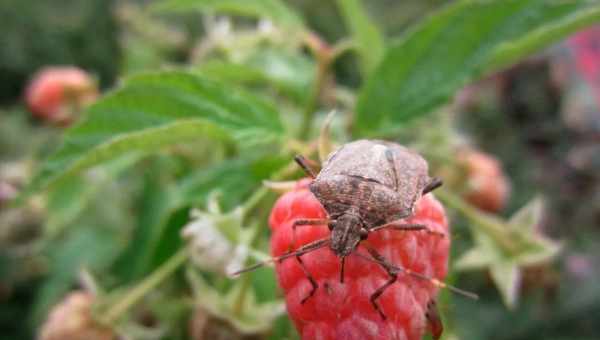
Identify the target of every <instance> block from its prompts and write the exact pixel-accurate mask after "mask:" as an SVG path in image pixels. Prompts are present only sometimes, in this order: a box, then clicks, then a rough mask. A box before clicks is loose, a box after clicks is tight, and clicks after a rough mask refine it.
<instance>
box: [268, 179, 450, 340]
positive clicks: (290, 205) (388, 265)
mask: <svg viewBox="0 0 600 340" xmlns="http://www.w3.org/2000/svg"><path fill="white" fill-rule="evenodd" d="M309 183H311V181H310V180H302V181H300V182H299V184H298V185H297V187H296V188H295V189H294V190H292V191H290V192H288V193H286V194H284V195H283V196H281V197H280V198H279V199H278V201H277V202H276V203H275V206H274V207H273V209H272V212H271V216H270V219H269V223H270V226H271V229H272V238H271V252H272V255H273V257H274V259H275V261H274V262H275V267H276V272H277V280H278V282H279V285H280V286H281V288H282V289H283V291H284V293H285V299H286V305H287V310H288V313H289V315H290V318H291V319H292V320H293V321H294V323H295V325H296V328H297V329H298V331H299V333H300V334H301V335H302V338H303V339H332V340H333V339H408V340H417V339H421V337H422V336H423V333H424V332H425V331H426V330H427V329H432V328H431V324H432V320H434V321H435V319H433V318H432V317H431V315H432V309H431V304H429V302H430V301H432V300H433V299H434V298H435V296H436V294H437V290H438V288H439V287H440V286H443V285H444V284H443V282H442V280H443V279H444V277H445V276H446V272H447V269H448V253H449V248H450V238H449V233H448V223H447V219H446V215H445V212H444V209H443V207H442V205H441V204H440V203H439V202H438V201H437V200H436V199H435V198H434V197H433V195H432V194H427V195H425V196H423V197H421V198H420V199H419V200H418V201H417V202H416V204H415V207H414V214H413V215H412V216H411V217H409V218H406V219H404V220H403V224H405V225H414V226H426V227H427V228H428V229H430V230H431V231H435V232H436V233H439V234H444V235H446V236H445V237H439V236H438V235H436V234H435V233H430V232H427V231H426V230H419V229H420V228H416V229H418V230H411V231H398V230H394V229H393V228H384V229H381V230H377V231H374V232H370V233H369V234H368V235H367V238H366V239H365V240H363V241H362V242H360V243H359V245H358V246H357V248H356V249H355V250H354V251H353V252H351V253H350V254H349V255H348V256H346V257H345V258H344V259H345V261H344V262H345V279H344V282H343V283H341V282H340V278H339V276H340V271H341V269H342V268H341V261H340V258H339V257H338V256H337V255H336V254H335V252H334V251H333V250H332V249H331V248H330V244H329V243H330V242H332V241H331V238H330V236H331V231H330V227H329V226H328V225H327V224H321V225H315V224H312V222H311V224H308V225H297V226H296V228H294V225H295V221H298V220H305V221H309V220H310V221H316V220H321V221H327V219H328V214H327V212H326V211H325V209H324V208H323V207H322V205H321V204H320V202H319V201H318V200H317V199H316V197H315V196H314V195H313V194H312V193H311V191H310V190H309V189H308V185H309ZM315 223H316V222H315ZM294 229H295V231H294ZM294 250H296V252H295V253H294V252H293V251H294ZM298 257H299V258H300V260H297V259H298ZM428 315H429V317H428ZM436 326H437V328H440V327H441V324H439V325H438V324H436ZM436 336H439V334H437V335H436Z"/></svg>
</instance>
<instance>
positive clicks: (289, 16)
mask: <svg viewBox="0 0 600 340" xmlns="http://www.w3.org/2000/svg"><path fill="white" fill-rule="evenodd" d="M155 8H156V9H157V10H159V11H169V12H189V11H192V10H200V11H205V12H217V13H228V14H233V15H240V16H249V17H258V18H268V19H270V20H272V21H273V22H276V23H278V24H280V25H282V26H285V27H288V28H290V29H300V28H302V27H303V23H302V19H301V18H300V17H299V16H298V15H297V14H296V13H295V12H294V11H293V10H291V9H290V8H289V7H287V6H286V5H285V4H284V3H283V2H281V1H279V0H166V1H163V2H160V3H158V4H157V5H156V6H155Z"/></svg>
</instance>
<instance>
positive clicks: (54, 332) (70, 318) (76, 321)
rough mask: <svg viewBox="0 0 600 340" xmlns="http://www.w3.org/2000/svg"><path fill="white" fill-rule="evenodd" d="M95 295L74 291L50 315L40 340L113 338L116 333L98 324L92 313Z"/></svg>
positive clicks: (104, 339)
mask: <svg viewBox="0 0 600 340" xmlns="http://www.w3.org/2000/svg"><path fill="white" fill-rule="evenodd" d="M93 301H94V297H93V296H92V295H91V294H89V293H84V292H80V291H79V292H73V293H71V294H69V295H67V297H66V298H65V299H64V300H63V301H62V302H61V303H59V304H58V305H56V306H55V307H54V308H53V309H52V310H51V311H50V314H49V315H48V319H47V320H46V322H45V323H44V325H43V326H42V329H41V331H40V334H39V336H38V339H39V340H65V339H69V340H113V339H115V338H116V337H115V334H114V333H113V332H112V331H111V330H110V329H109V328H107V327H104V326H102V325H100V324H98V323H97V322H96V321H95V320H94V319H93V318H92V314H91V308H92V303H93Z"/></svg>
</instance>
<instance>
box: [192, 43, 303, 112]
mask: <svg viewBox="0 0 600 340" xmlns="http://www.w3.org/2000/svg"><path fill="white" fill-rule="evenodd" d="M314 69H315V65H314V62H312V61H311V60H310V59H309V58H307V57H306V56H303V55H300V54H292V53H289V52H286V51H280V50H274V49H261V50H260V51H257V52H256V53H254V54H253V55H251V56H250V57H249V58H248V60H246V61H245V62H244V63H243V64H238V63H231V62H224V61H220V60H211V61H208V62H206V63H203V64H201V65H200V66H199V71H200V73H201V74H202V75H205V76H207V77H209V78H211V79H218V80H220V81H224V82H228V83H231V84H236V85H245V86H251V87H265V86H268V87H272V88H273V89H275V90H277V91H278V92H281V94H283V95H286V96H289V97H291V99H293V100H294V101H296V102H297V103H304V102H305V101H306V99H307V97H308V91H306V89H307V88H310V87H311V86H312V83H313V78H314V74H315V71H314Z"/></svg>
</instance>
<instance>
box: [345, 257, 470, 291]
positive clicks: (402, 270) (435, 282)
mask: <svg viewBox="0 0 600 340" xmlns="http://www.w3.org/2000/svg"><path fill="white" fill-rule="evenodd" d="M355 254H356V255H357V256H358V257H360V258H363V259H365V260H368V261H371V262H375V263H377V264H379V265H381V266H383V267H388V268H390V269H391V270H393V271H396V272H398V273H405V274H407V275H410V276H412V277H414V278H417V279H419V280H423V281H427V282H429V283H431V284H432V285H434V286H436V287H438V288H444V289H448V290H449V291H451V292H453V293H455V294H458V295H462V296H464V297H467V298H469V299H473V300H478V299H479V295H477V294H475V293H472V292H469V291H466V290H463V289H460V288H458V287H454V286H452V285H449V284H447V283H445V282H443V281H440V280H438V279H435V278H433V277H429V276H426V275H423V274H420V273H417V272H413V271H412V270H410V269H407V268H403V267H398V266H394V265H392V264H390V263H388V262H386V261H384V260H383V259H376V258H372V257H369V256H366V255H363V254H361V253H359V252H358V251H357V252H355Z"/></svg>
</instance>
